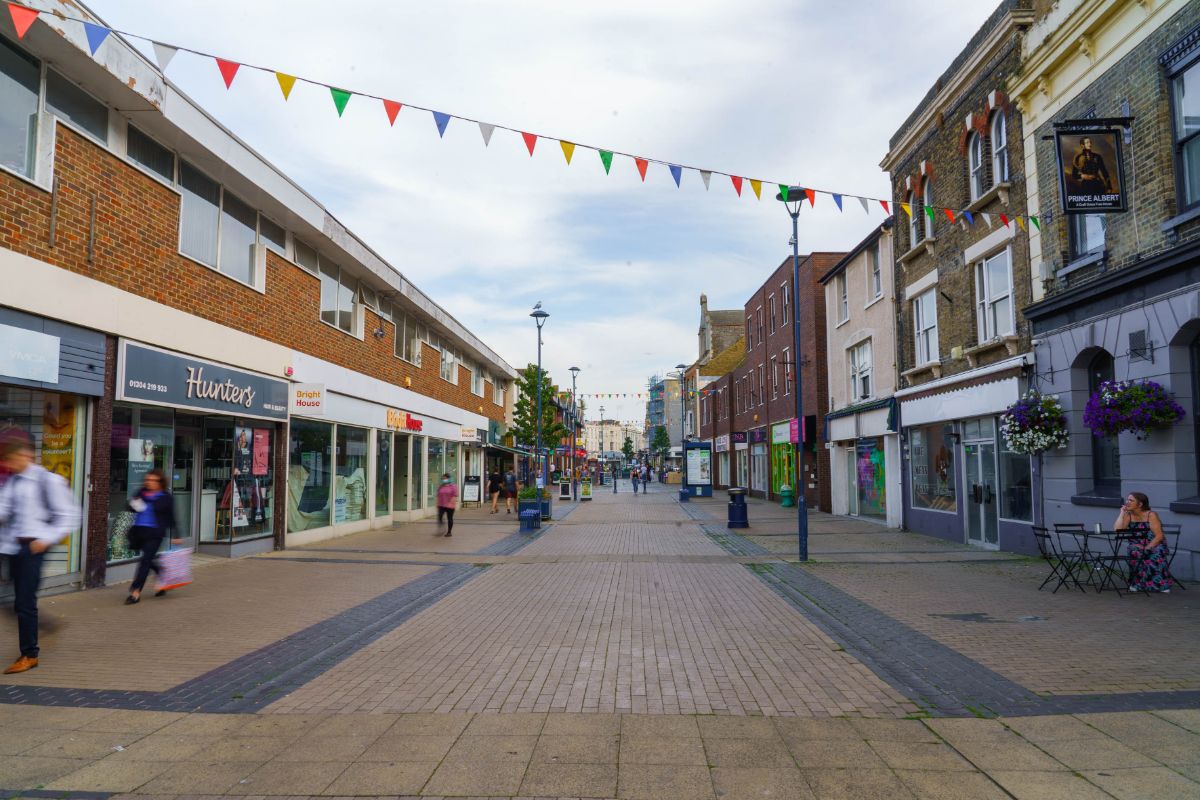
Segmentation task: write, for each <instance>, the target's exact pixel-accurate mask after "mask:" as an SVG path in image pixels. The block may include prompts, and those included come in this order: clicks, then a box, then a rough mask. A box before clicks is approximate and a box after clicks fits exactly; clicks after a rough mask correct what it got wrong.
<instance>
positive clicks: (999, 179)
mask: <svg viewBox="0 0 1200 800" xmlns="http://www.w3.org/2000/svg"><path fill="white" fill-rule="evenodd" d="M997 132H998V133H999V134H1000V135H999V137H997V135H996V134H997ZM988 138H989V140H990V141H991V145H992V188H995V187H997V186H1000V185H1001V184H1005V183H1008V182H1009V178H1010V177H1011V175H1012V161H1011V159H1009V157H1008V155H1009V153H1008V114H1006V113H1005V112H1004V109H999V110H998V111H996V113H994V114H992V121H991V123H990V124H989V125H988ZM997 140H999V143H997ZM1002 165H1003V169H1001V166H1002Z"/></svg>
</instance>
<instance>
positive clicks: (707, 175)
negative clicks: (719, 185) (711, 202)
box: [700, 169, 712, 192]
mask: <svg viewBox="0 0 1200 800" xmlns="http://www.w3.org/2000/svg"><path fill="white" fill-rule="evenodd" d="M700 180H702V181H704V191H706V192H707V191H708V182H709V181H711V180H712V173H711V172H710V171H708V170H706V169H702V170H700Z"/></svg>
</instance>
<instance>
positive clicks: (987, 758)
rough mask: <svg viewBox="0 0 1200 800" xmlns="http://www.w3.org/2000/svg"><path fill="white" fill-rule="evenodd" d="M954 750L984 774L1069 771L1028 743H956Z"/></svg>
mask: <svg viewBox="0 0 1200 800" xmlns="http://www.w3.org/2000/svg"><path fill="white" fill-rule="evenodd" d="M954 748H955V749H956V750H958V752H959V753H961V754H962V756H963V757H964V758H966V759H967V760H968V761H970V762H971V763H972V764H974V765H975V767H976V768H977V769H980V770H983V771H984V772H992V771H994V770H1025V771H1044V772H1054V771H1056V770H1065V769H1067V767H1066V765H1064V764H1062V763H1061V762H1059V761H1057V760H1055V759H1053V758H1051V757H1050V756H1048V755H1046V753H1044V752H1043V751H1042V750H1040V749H1038V748H1037V747H1035V746H1034V745H1033V744H1030V743H1029V742H1026V741H1021V740H1018V741H1013V742H1004V743H1000V742H994V741H964V742H955V744H954Z"/></svg>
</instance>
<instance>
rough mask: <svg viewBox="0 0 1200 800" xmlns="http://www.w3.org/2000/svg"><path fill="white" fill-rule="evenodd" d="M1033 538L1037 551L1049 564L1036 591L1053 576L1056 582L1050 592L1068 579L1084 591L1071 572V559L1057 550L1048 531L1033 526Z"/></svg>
mask: <svg viewBox="0 0 1200 800" xmlns="http://www.w3.org/2000/svg"><path fill="white" fill-rule="evenodd" d="M1033 538H1034V540H1035V541H1037V546H1038V552H1039V553H1041V554H1042V558H1043V559H1045V561H1046V563H1047V564H1049V565H1050V574H1049V575H1047V576H1046V580H1044V581H1042V584H1041V586H1038V591H1039V592H1040V591H1041V590H1042V588H1043V587H1045V585H1046V584H1047V583H1049V582H1050V581H1052V580H1054V579H1055V578H1058V583H1056V584H1054V588H1053V589H1052V590H1051V594H1053V593H1055V592H1057V591H1058V590H1059V588H1060V587H1061V586H1063V584H1065V583H1067V582H1068V581H1070V582H1071V583H1074V584H1075V585H1076V586H1077V587H1078V588H1079V591H1081V592H1082V591H1084V589H1083V587H1082V586H1080V585H1079V581H1078V580H1076V579H1075V576H1074V574H1072V570H1071V566H1072V559H1069V558H1068V557H1067V556H1065V555H1064V554H1063V553H1062V551H1060V550H1059V548H1058V545H1057V544H1056V543H1055V541H1054V537H1053V536H1051V535H1050V531H1048V530H1046V529H1045V528H1038V527H1034V529H1033Z"/></svg>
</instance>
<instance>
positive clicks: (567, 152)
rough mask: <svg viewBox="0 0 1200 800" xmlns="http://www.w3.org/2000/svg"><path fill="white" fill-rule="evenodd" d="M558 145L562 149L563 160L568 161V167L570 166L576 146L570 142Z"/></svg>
mask: <svg viewBox="0 0 1200 800" xmlns="http://www.w3.org/2000/svg"><path fill="white" fill-rule="evenodd" d="M558 144H559V146H561V147H562V151H563V158H565V159H567V166H570V165H571V156H573V155H575V145H573V144H571V143H570V142H559V143H558Z"/></svg>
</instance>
